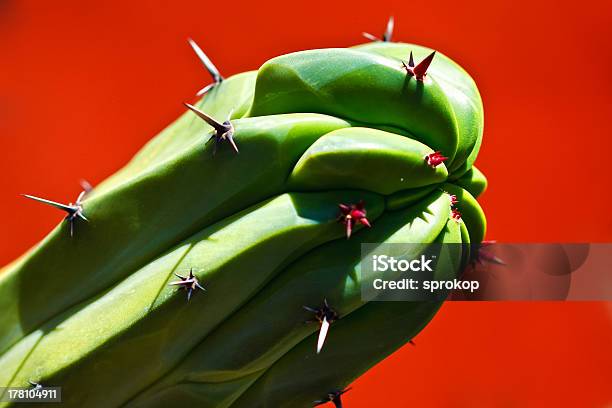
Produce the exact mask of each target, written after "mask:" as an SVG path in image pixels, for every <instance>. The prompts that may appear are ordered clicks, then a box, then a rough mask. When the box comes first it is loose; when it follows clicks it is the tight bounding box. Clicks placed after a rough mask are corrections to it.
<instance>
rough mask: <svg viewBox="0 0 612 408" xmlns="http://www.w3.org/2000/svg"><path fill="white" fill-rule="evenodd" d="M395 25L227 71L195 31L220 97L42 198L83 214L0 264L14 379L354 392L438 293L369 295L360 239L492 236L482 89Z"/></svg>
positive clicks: (0, 340)
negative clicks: (104, 169) (361, 39)
mask: <svg viewBox="0 0 612 408" xmlns="http://www.w3.org/2000/svg"><path fill="white" fill-rule="evenodd" d="M391 29H392V22H391V23H390V28H389V29H388V30H387V32H386V34H385V36H384V39H385V41H377V42H373V43H369V44H365V45H361V46H358V47H354V48H349V49H342V48H334V49H321V50H311V51H301V52H296V53H292V54H288V55H283V56H280V57H277V58H273V59H271V60H269V61H268V62H266V63H265V64H264V65H263V66H262V67H261V68H260V69H259V70H257V71H251V72H246V73H242V74H238V75H235V76H232V77H229V78H227V79H225V78H223V77H222V76H221V75H220V74H219V73H218V71H217V70H216V68H215V67H214V65H212V63H211V62H210V60H208V58H207V57H206V56H205V54H204V53H203V52H202V51H201V50H200V49H199V48H198V47H197V45H195V43H194V42H192V41H190V43H191V45H192V46H193V47H194V49H195V51H196V53H197V54H198V56H200V59H201V60H202V62H203V63H204V65H205V66H206V67H207V68H208V69H209V71H210V72H211V74H212V75H213V79H214V82H213V84H211V85H209V86H207V87H206V88H204V89H203V90H202V91H201V92H200V94H202V95H204V97H203V99H202V100H200V101H199V102H198V103H197V104H196V105H189V104H187V107H188V108H189V110H188V111H187V112H186V113H185V114H184V115H182V116H181V117H180V118H179V119H178V120H177V121H176V122H175V123H173V124H172V125H170V126H169V127H168V128H167V129H165V130H164V131H162V132H161V134H159V135H158V136H157V137H155V138H154V139H152V140H151V141H150V142H149V143H148V144H147V145H146V146H145V147H144V148H143V149H142V150H141V151H140V152H139V153H138V154H137V155H136V156H135V157H134V158H133V159H132V161H131V162H130V163H128V164H127V165H126V166H125V167H124V168H123V169H121V170H120V171H119V172H117V173H116V174H115V175H113V176H111V177H110V178H109V179H107V180H106V181H104V182H103V183H101V184H100V185H98V186H96V188H95V189H93V190H91V189H90V188H86V189H85V191H84V193H83V194H82V195H81V196H79V199H78V200H77V202H76V203H75V204H69V205H63V204H59V203H55V202H51V201H46V200H43V201H44V202H46V203H47V204H51V205H54V206H56V207H58V208H60V209H62V210H64V211H66V212H67V214H68V215H67V217H66V221H65V222H62V223H61V224H60V225H58V227H57V228H55V229H54V230H53V231H52V232H51V233H50V234H49V235H48V236H47V237H46V238H45V239H44V240H43V241H42V242H41V243H40V244H38V245H37V246H36V247H34V248H33V249H32V250H30V251H29V252H28V253H27V254H25V255H24V256H22V257H21V258H19V259H18V260H16V261H15V262H13V263H12V264H10V265H8V266H6V267H5V268H4V269H2V271H0V309H2V310H3V312H2V314H1V315H0V367H2V369H1V370H0V386H14V387H24V386H28V382H35V383H40V384H43V385H49V386H51V385H57V386H61V387H62V389H63V391H62V397H63V401H64V403H65V404H66V405H67V406H75V407H77V406H78V407H82V406H87V407H95V406H119V405H127V406H133V407H150V406H168V405H179V406H182V405H185V406H190V405H197V406H200V407H236V408H240V407H254V406H269V407H280V406H282V407H284V406H287V407H301V406H312V405H313V404H318V403H324V402H326V401H332V402H334V403H335V404H337V406H340V404H341V403H340V395H342V393H343V391H344V390H345V387H346V386H347V385H348V384H350V382H351V381H353V380H354V379H355V378H356V377H358V376H359V375H361V374H362V373H363V372H365V371H366V370H368V369H369V368H370V367H371V366H373V365H374V364H376V363H377V362H378V361H380V360H381V359H383V358H384V357H386V356H387V355H389V354H390V353H392V352H393V351H394V350H395V349H397V348H398V347H400V346H401V345H403V344H405V343H406V342H408V341H411V339H412V338H413V337H414V336H415V335H416V334H417V333H418V332H419V331H420V330H421V329H422V328H423V327H424V326H425V325H426V324H427V323H428V322H429V320H430V319H431V318H432V317H433V315H434V314H435V313H436V311H437V309H438V308H439V306H440V302H366V301H364V300H363V299H362V297H361V291H360V278H361V269H360V256H361V252H360V248H361V244H362V243H371V242H377V243H436V242H437V243H463V244H469V243H470V242H471V243H480V242H481V241H482V240H483V238H484V234H485V224H486V222H485V218H484V214H483V212H482V210H481V208H480V206H479V205H478V202H477V201H476V199H475V197H477V196H478V195H479V194H480V193H482V192H483V191H484V189H485V187H486V179H485V178H484V176H483V175H482V173H480V172H479V171H478V170H477V169H476V168H475V167H474V166H473V163H474V160H475V159H476V156H477V154H478V150H479V147H480V143H481V139H482V129H483V111H482V103H481V99H480V96H479V93H478V90H477V88H476V85H475V84H474V82H473V80H472V79H471V78H470V77H469V75H468V74H467V73H466V72H465V71H464V70H462V69H461V68H460V67H459V66H458V65H457V64H456V63H454V62H453V61H452V60H450V59H449V58H448V57H446V56H444V55H442V54H440V53H436V54H435V57H434V54H433V53H432V50H430V49H427V48H424V47H420V46H416V45H412V44H403V43H391V42H389V41H388V40H390V38H391ZM415 61H419V63H418V64H415ZM213 118H216V119H213ZM210 139H211V143H210V144H209V143H207V141H208V140H210ZM28 197H30V198H34V199H37V200H39V201H40V200H41V199H38V198H36V197H33V196H28ZM347 238H350V239H347ZM463 248H464V252H463V253H459V254H457V253H452V254H451V253H449V254H446V255H444V256H441V258H442V259H441V260H440V262H439V267H438V272H437V273H438V275H436V278H440V279H442V278H447V277H454V276H457V275H458V274H459V273H460V269H461V265H462V264H464V263H465V261H466V258H467V257H468V256H469V250H470V246H469V245H465V246H464V247H463ZM305 321H311V322H310V323H305ZM327 333H329V334H328V335H327V336H325V334H327Z"/></svg>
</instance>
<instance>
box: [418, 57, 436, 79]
mask: <svg viewBox="0 0 612 408" xmlns="http://www.w3.org/2000/svg"><path fill="white" fill-rule="evenodd" d="M435 55H436V52H435V51H434V52H432V53H431V54H429V55H428V56H427V57H425V59H424V60H423V61H421V62H419V65H417V66H416V67H414V71H413V72H414V76H415V77H416V78H417V79H420V80H423V78H425V75H427V68H429V65H430V64H431V61H433V58H434V56H435Z"/></svg>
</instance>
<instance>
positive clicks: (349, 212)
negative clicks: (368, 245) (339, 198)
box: [338, 201, 372, 239]
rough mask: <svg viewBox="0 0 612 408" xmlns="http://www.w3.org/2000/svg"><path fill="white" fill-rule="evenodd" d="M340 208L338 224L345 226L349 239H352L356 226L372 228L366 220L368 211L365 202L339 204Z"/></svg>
mask: <svg viewBox="0 0 612 408" xmlns="http://www.w3.org/2000/svg"><path fill="white" fill-rule="evenodd" d="M338 207H339V208H340V214H339V215H338V222H341V223H343V224H344V225H345V227H346V238H347V239H349V238H350V237H351V234H352V232H353V228H354V227H355V225H356V224H361V225H365V226H366V227H368V228H369V227H371V226H372V224H370V221H369V220H368V219H367V218H366V215H367V211H366V209H365V203H364V202H363V201H360V202H358V203H357V204H338Z"/></svg>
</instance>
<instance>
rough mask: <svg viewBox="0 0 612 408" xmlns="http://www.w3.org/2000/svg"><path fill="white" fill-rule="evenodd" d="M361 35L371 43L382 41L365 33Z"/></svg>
mask: <svg viewBox="0 0 612 408" xmlns="http://www.w3.org/2000/svg"><path fill="white" fill-rule="evenodd" d="M361 35H363V36H364V37H365V38H367V39H368V40H370V41H380V38H378V37H376V36H375V35H373V34H370V33H366V32H365V31H364V32H363V33H361Z"/></svg>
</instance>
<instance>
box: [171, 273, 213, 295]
mask: <svg viewBox="0 0 612 408" xmlns="http://www.w3.org/2000/svg"><path fill="white" fill-rule="evenodd" d="M174 275H175V276H176V277H177V278H179V279H180V280H179V281H174V282H170V283H168V285H171V286H180V289H185V290H187V301H188V302H189V301H190V300H191V295H192V293H193V292H194V291H195V290H196V289H200V290H202V291H206V289H204V287H203V286H202V285H200V282H198V278H196V277H195V276H194V274H193V268H191V269H190V270H189V277H185V276H181V275H178V274H176V273H175V274H174Z"/></svg>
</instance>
